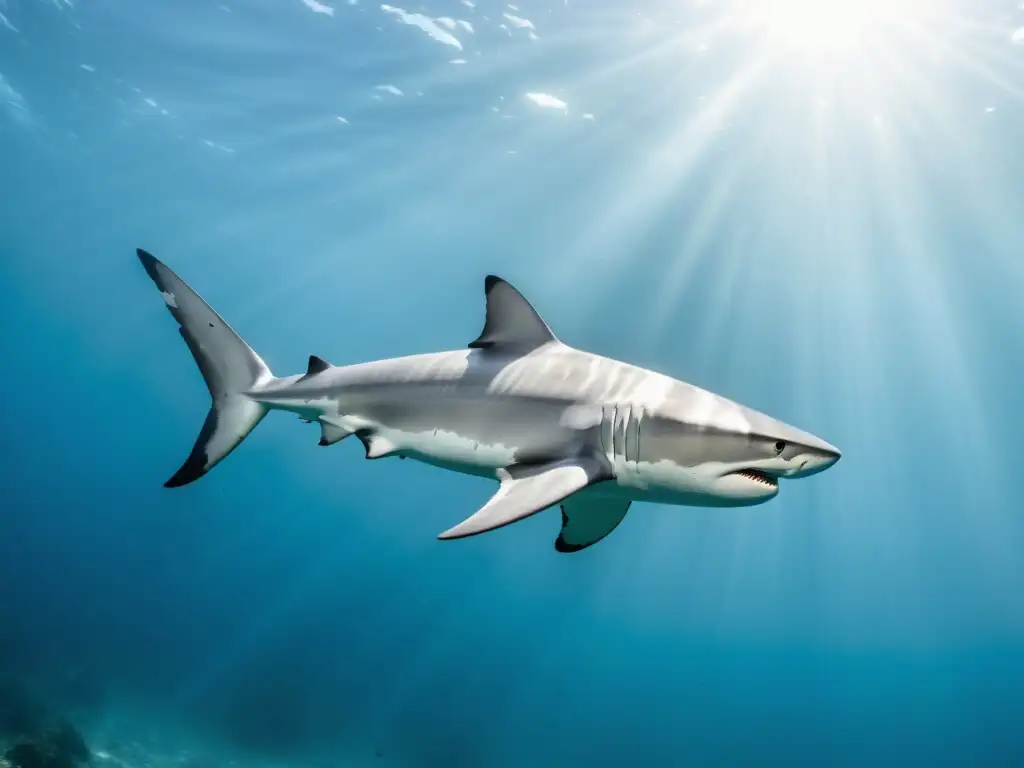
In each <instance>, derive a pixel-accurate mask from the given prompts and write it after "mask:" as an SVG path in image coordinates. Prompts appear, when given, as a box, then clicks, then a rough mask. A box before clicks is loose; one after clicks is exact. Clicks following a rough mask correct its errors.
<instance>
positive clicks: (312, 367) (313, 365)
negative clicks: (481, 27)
mask: <svg viewBox="0 0 1024 768" xmlns="http://www.w3.org/2000/svg"><path fill="white" fill-rule="evenodd" d="M330 367H331V364H330V363H328V362H327V361H326V360H324V359H323V358H322V357H317V356H316V355H310V356H309V366H308V367H307V368H306V375H307V376H316V375H317V374H318V373H323V372H324V371H326V370H327V369H328V368H330Z"/></svg>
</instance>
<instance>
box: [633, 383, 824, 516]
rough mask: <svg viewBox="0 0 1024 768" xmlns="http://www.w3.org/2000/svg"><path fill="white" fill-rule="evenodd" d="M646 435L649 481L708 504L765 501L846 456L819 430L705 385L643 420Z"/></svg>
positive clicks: (643, 443) (643, 441) (643, 455)
mask: <svg viewBox="0 0 1024 768" xmlns="http://www.w3.org/2000/svg"><path fill="white" fill-rule="evenodd" d="M641 433H642V434H641V438H640V441H639V442H640V452H641V460H642V464H641V466H645V467H646V468H647V469H646V471H645V472H644V473H643V474H645V475H646V477H645V478H644V479H645V480H646V481H647V482H648V483H649V484H651V485H654V486H655V487H657V488H659V489H661V490H662V491H663V492H667V493H670V494H671V493H678V494H680V495H681V496H686V497H696V498H694V502H695V503H700V504H703V505H709V506H747V505H752V504H760V503H763V502H765V501H768V500H770V499H772V498H774V497H775V496H776V495H778V493H779V483H780V481H782V480H791V479H796V478H801V477H810V476H811V475H816V474H818V473H819V472H822V471H824V470H826V469H828V468H829V467H831V466H832V465H833V464H835V463H836V462H837V461H839V458H840V453H839V450H838V449H837V448H835V447H834V446H832V445H829V444H828V443H826V442H825V441H824V440H821V439H820V438H817V437H815V436H814V435H811V434H808V433H807V432H804V431H802V430H799V429H797V428H795V427H791V426H789V425H788V424H785V423H783V422H781V421H778V420H777V419H773V418H771V417H770V416H766V415H764V414H762V413H758V412H757V411H753V410H751V409H749V408H746V407H744V406H742V405H739V404H738V403H733V402H732V401H729V400H726V399H725V398H721V397H718V396H717V395H712V394H710V393H707V392H703V391H700V390H698V391H697V392H696V393H695V394H691V395H690V396H688V397H687V398H685V400H684V403H683V404H682V406H681V407H677V408H674V409H671V410H670V411H669V412H663V413H662V414H661V415H660V416H659V417H656V418H654V419H651V420H648V421H645V422H644V423H643V425H642V426H641Z"/></svg>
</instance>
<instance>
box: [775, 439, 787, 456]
mask: <svg viewBox="0 0 1024 768" xmlns="http://www.w3.org/2000/svg"><path fill="white" fill-rule="evenodd" d="M784 450H786V441H785V440H778V441H776V443H775V452H776V453H782V452H783V451H784Z"/></svg>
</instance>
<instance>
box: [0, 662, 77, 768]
mask: <svg viewBox="0 0 1024 768" xmlns="http://www.w3.org/2000/svg"><path fill="white" fill-rule="evenodd" d="M0 744H3V757H2V758H0V768H80V766H84V765H90V764H91V758H92V755H91V753H90V751H89V748H88V746H86V743H85V739H84V738H83V737H82V734H81V733H80V732H79V730H78V729H77V728H76V727H75V726H74V725H73V724H72V723H70V722H69V721H68V720H67V719H65V718H63V717H61V716H60V715H58V714H57V713H55V712H53V711H51V710H50V709H49V708H48V707H47V706H45V705H44V704H43V703H42V702H41V701H39V700H38V699H37V698H36V697H35V696H33V695H32V693H31V692H30V691H29V690H28V688H27V687H26V686H25V685H23V684H22V683H20V682H19V681H17V680H3V681H0Z"/></svg>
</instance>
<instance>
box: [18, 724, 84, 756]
mask: <svg viewBox="0 0 1024 768" xmlns="http://www.w3.org/2000/svg"><path fill="white" fill-rule="evenodd" d="M90 756H91V755H90V752H89V748H88V747H87V746H86V745H85V739H84V738H82V734H80V733H79V732H78V729H77V728H75V727H74V726H73V725H72V724H71V723H69V722H67V721H60V722H58V723H57V724H56V725H54V726H52V727H50V728H46V729H44V730H42V731H41V732H40V733H39V734H38V735H36V736H35V737H34V738H32V739H31V740H26V741H22V742H20V743H18V744H15V745H14V746H13V747H11V748H10V749H8V750H7V752H5V753H4V759H5V760H6V761H7V763H8V764H9V765H10V766H11V767H12V768H76V766H79V765H82V764H88V763H89V759H90Z"/></svg>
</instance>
